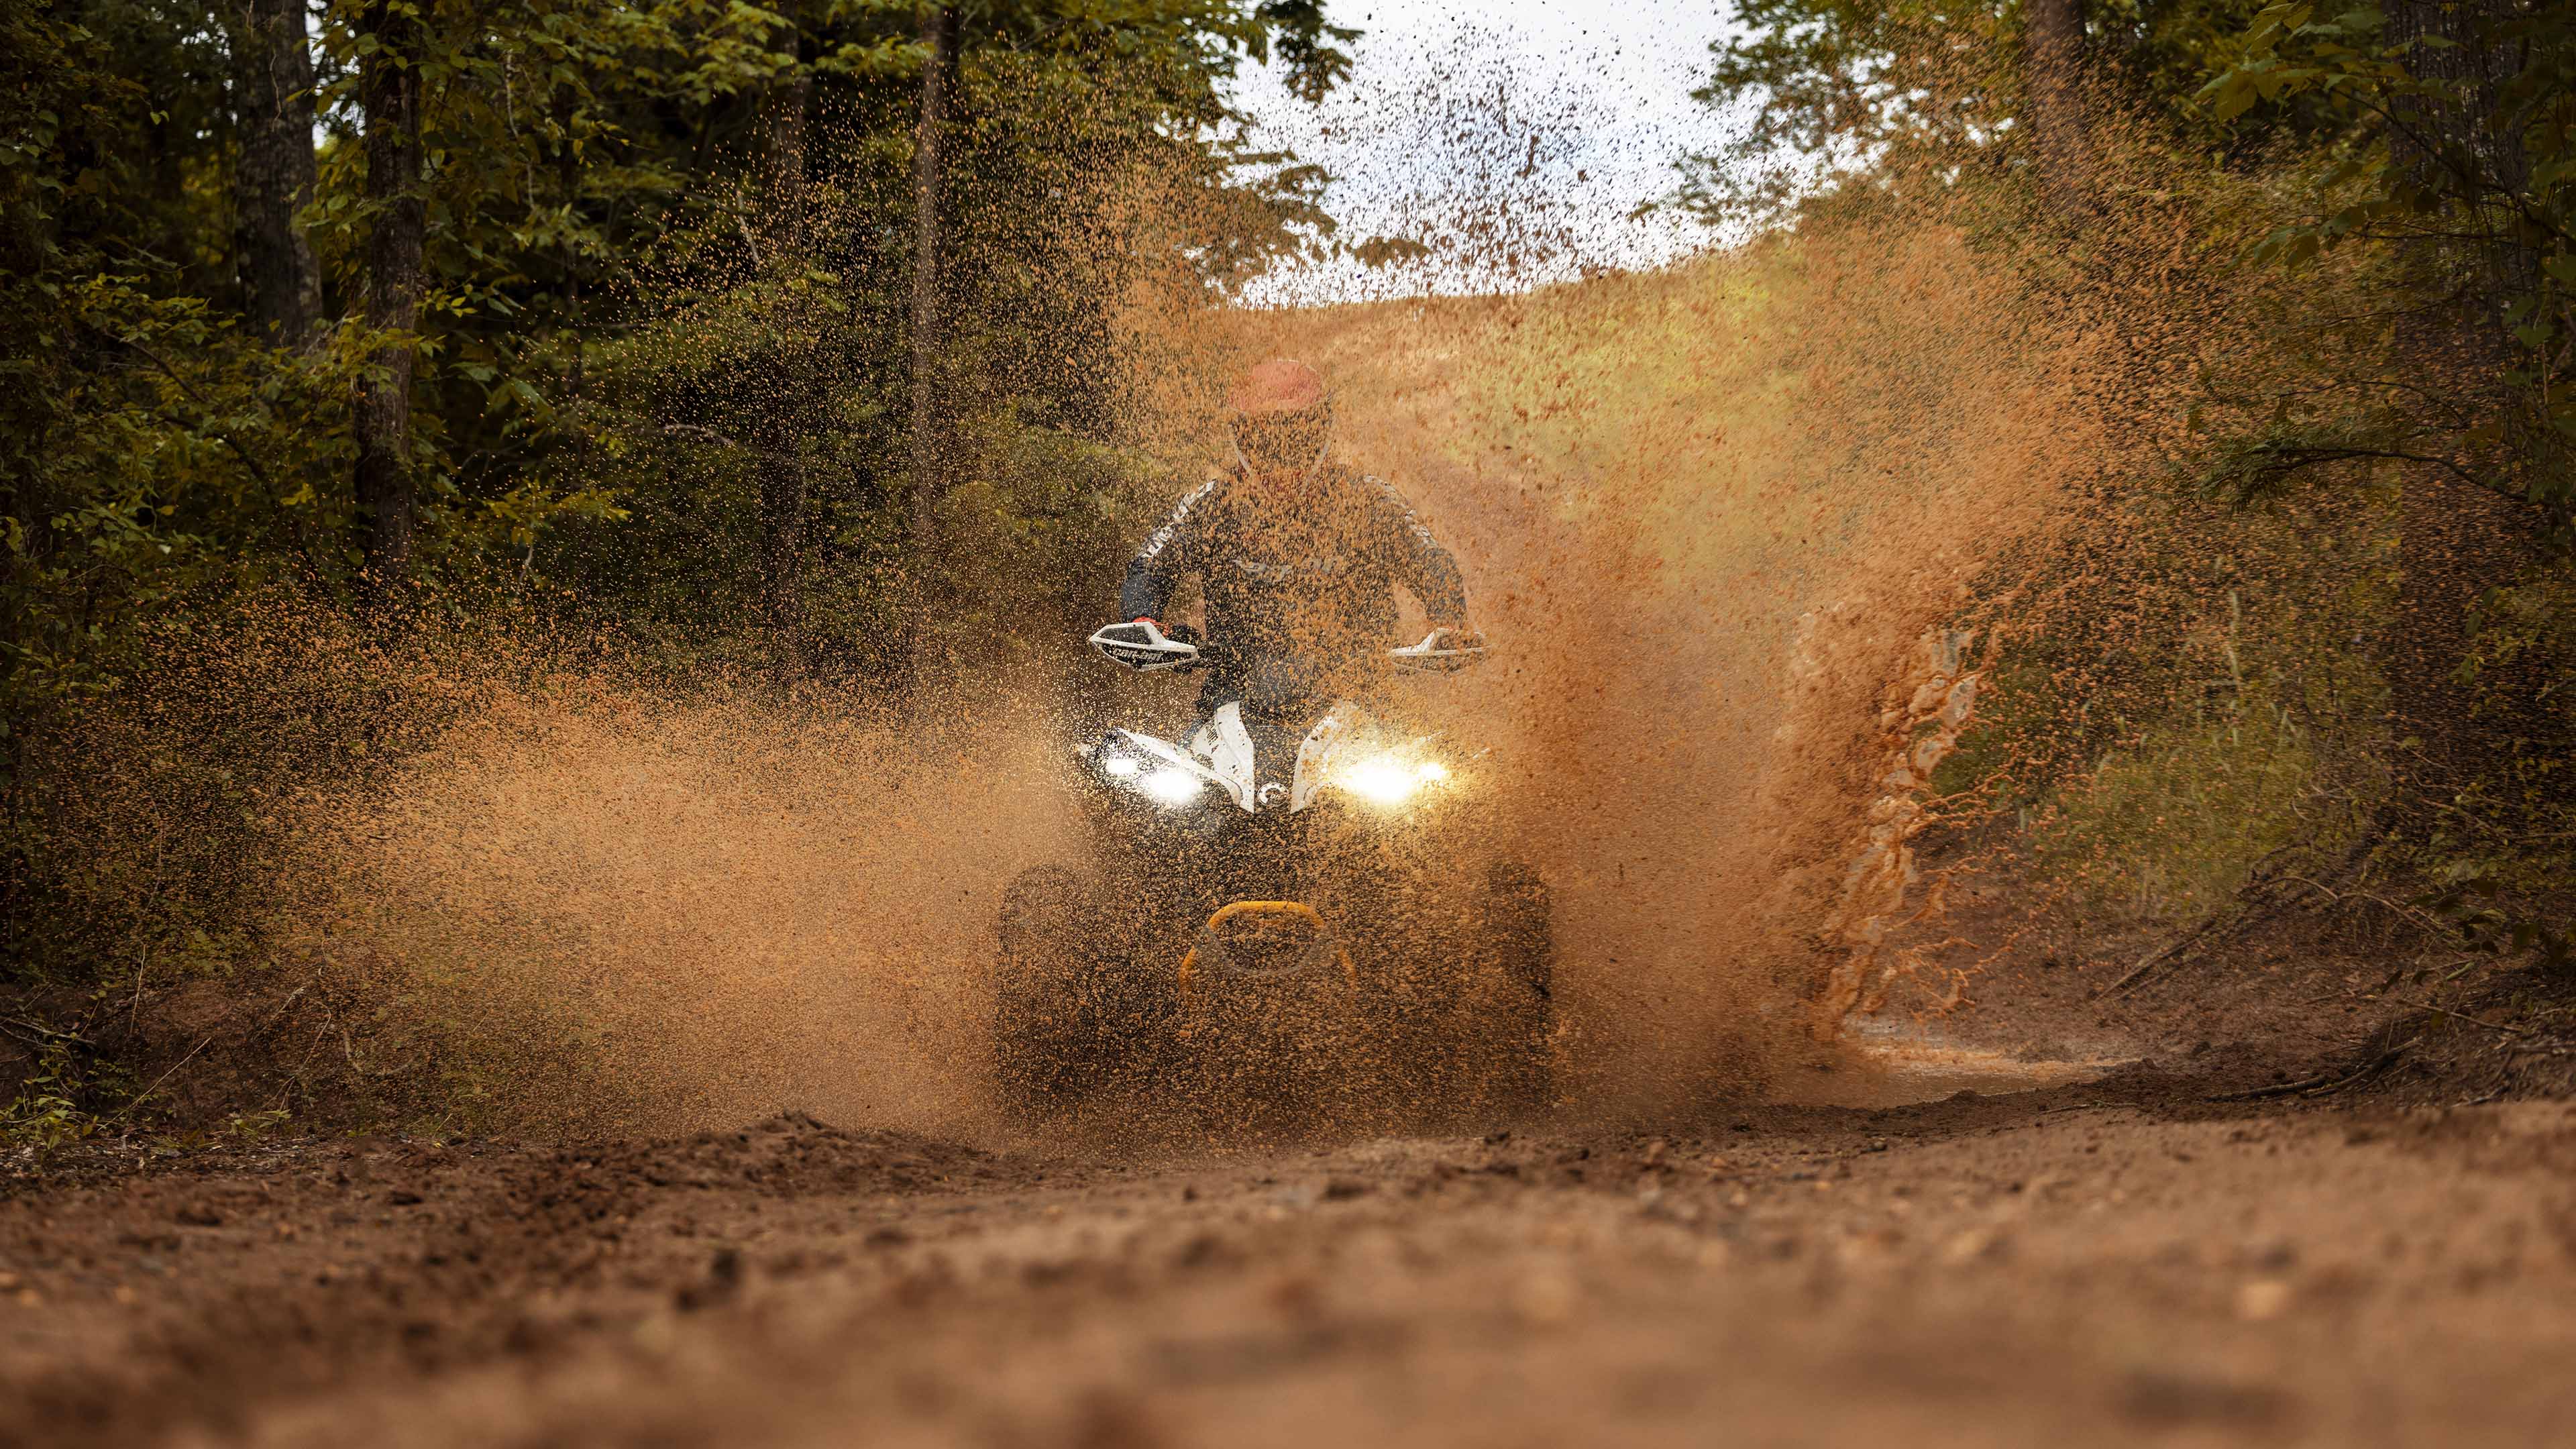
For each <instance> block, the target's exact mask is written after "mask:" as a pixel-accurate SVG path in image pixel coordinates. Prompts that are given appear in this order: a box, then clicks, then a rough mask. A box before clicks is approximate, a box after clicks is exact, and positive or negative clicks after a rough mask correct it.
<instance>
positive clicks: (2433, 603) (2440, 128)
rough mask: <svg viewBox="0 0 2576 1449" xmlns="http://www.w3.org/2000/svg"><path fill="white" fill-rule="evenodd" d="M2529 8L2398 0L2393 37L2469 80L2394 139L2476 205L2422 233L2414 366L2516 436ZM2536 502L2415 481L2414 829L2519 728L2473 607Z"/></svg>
mask: <svg viewBox="0 0 2576 1449" xmlns="http://www.w3.org/2000/svg"><path fill="white" fill-rule="evenodd" d="M2519 8H2520V7H2519V6H2518V5H2517V4H2516V0H2397V3H2396V4H2394V5H2392V6H2391V8H2390V10H2389V13H2388V39H2389V40H2390V41H2391V42H2393V43H2409V44H2408V48H2407V52H2406V54H2407V64H2408V66H2409V67H2410V68H2411V69H2412V70H2413V72H2414V73H2415V75H2416V76H2417V77H2418V78H2419V79H2422V80H2426V81H2432V82H2436V83H2439V84H2442V85H2445V86H2448V87H2451V88H2453V89H2452V91H2451V94H2450V96H2449V97H2448V98H2445V99H2435V98H2432V97H2422V96H2414V97H2404V98H2401V99H2400V101H2399V103H2398V105H2397V107H2396V114H2397V122H2398V124H2397V125H2395V126H2394V127H2392V131H2391V137H2390V144H2391V147H2392V149H2393V151H2394V153H2395V155H2396V157H2397V160H2398V163H2399V164H2400V165H2401V166H2403V167H2404V168H2405V169H2406V172H2407V176H2408V179H2409V180H2411V181H2413V182H2414V183H2415V184H2416V185H2418V186H2421V187H2423V188H2425V189H2426V190H2427V191H2429V192H2432V193H2435V194H2438V195H2444V196H2450V197H2454V198H2458V199H2459V200H2460V202H2461V204H2463V205H2464V206H2466V207H2467V208H2469V211H2470V215H2469V217H2468V218H2467V219H2466V221H2465V222H2464V223H2463V222H2460V221H2453V222H2449V223H2444V224H2437V225H2436V226H2435V227H2434V228H2432V230H2433V231H2434V232H2436V233H2451V234H2453V235H2438V234H2437V235H2427V236H2423V237H2419V238H2417V239H2415V240H2413V241H2410V242H2408V243H2407V244H2406V256H2405V261H2406V265H2407V269H2408V272H2409V274H2410V277H2409V280H2410V284H2411V286H2412V289H2413V290H2414V291H2415V292H2416V293H2417V294H2418V304H2417V306H2416V308H2415V310H2413V311H2412V312H2410V313H2408V314H2406V315H2404V316H2403V317H2401V318H2400V319H2399V322H2398V329H2397V338H2396V347H2397V360H2398V365H2399V366H2400V367H2401V368H2402V369H2403V370H2404V372H2405V374H2406V375H2407V376H2409V377H2410V378H2413V379H2415V380H2417V381H2418V382H2420V383H2421V384H2423V385H2424V386H2425V387H2426V388H2427V389H2429V390H2430V391H2431V392H2433V393H2436V394H2442V395H2447V396H2448V397H2451V398H2456V399H2459V400H2460V401H2462V402H2463V403H2465V404H2466V405H2467V407H2468V409H2469V410H2470V411H2471V412H2473V413H2476V414H2479V415H2482V416H2485V417H2490V418H2502V419H2503V420H2505V421H2506V424H2507V426H2506V429H2505V432H2506V436H2507V437H2508V439H2511V438H2512V435H2513V434H2514V433H2515V432H2516V431H2517V429H2516V428H2515V427H2514V426H2513V420H2514V419H2515V417H2516V415H2517V414H2518V413H2519V412H2521V411H2522V405H2521V400H2520V399H2519V398H2518V397H2517V396H2516V395H2515V393H2514V391H2513V389H2512V387H2511V386H2510V384H2508V383H2507V382H2506V381H2505V379H2504V372H2505V370H2506V369H2507V368H2508V367H2509V366H2510V363H2511V359H2512V355H2513V351H2512V350H2513V341H2512V338H2511V336H2510V335H2509V334H2508V333H2507V332H2506V331H2505V329H2504V323H2503V311H2504V305H2505V303H2506V302H2507V301H2508V300H2510V299H2511V298H2513V297H2516V296H2529V295H2531V294H2532V293H2534V292H2536V291H2537V290H2538V271H2537V257H2536V254H2534V253H2533V252H2532V251H2531V249H2530V248H2528V247H2525V246H2523V245H2522V244H2521V243H2520V242H2518V241H2517V240H2515V239H2514V237H2513V233H2512V229H2511V227H2510V225H2509V223H2508V222H2507V220H2506V218H2505V217H2504V216H2503V215H2502V214H2500V213H2499V211H2498V210H2497V207H2498V204H2499V203H2500V201H2501V199H2502V196H2503V194H2504V193H2505V192H2507V191H2510V190H2514V189H2519V188H2520V187H2522V186H2524V185H2525V184H2527V181H2528V177H2529V163H2528V160H2527V158H2525V157H2524V155H2523V154H2522V148H2521V146H2520V144H2519V141H2518V137H2516V136H2513V135H2507V134H2505V133H2503V132H2501V131H2500V130H2499V129H2498V128H2496V127H2494V126H2493V125H2491V124H2490V121H2491V119H2492V117H2493V116H2494V115H2495V112H2496V110H2497V107H2498V105H2499V102H2500V97H2501V93H2502V89H2503V85H2504V83H2505V81H2507V80H2508V79H2509V78H2510V77H2511V76H2512V75H2513V74H2514V73H2515V72H2516V71H2518V70H2519V69H2520V68H2521V65H2522V59H2523V58H2522V56H2521V55H2520V53H2519V48H2518V47H2506V46H2499V45H2496V44H2493V43H2492V42H2491V40H2490V36H2491V34H2492V31H2493V29H2494V27H2497V26H2500V25H2502V24H2504V23H2507V22H2508V21H2510V20H2511V19H2513V18H2514V17H2515V15H2516V12H2517V11H2518V10H2519ZM2428 41H2429V42H2432V43H2429V44H2428V43H2427V42H2428ZM2464 167H2465V170H2464V169H2463V168H2464ZM2460 236H2468V237H2471V238H2479V237H2483V238H2486V239H2485V240H2477V239H2471V240H2465V241H2464V240H2460V239H2459V237H2460ZM2436 426H2441V424H2440V423H2437V424H2436ZM2516 441H2517V442H2527V441H2528V439H2523V440H2516ZM2521 451H2522V449H2521V448H2520V447H2519V446H2516V443H2515V442H2509V443H2508V445H2507V446H2506V447H2505V448H2504V449H2503V450H2502V456H2498V457H2492V458H2484V459H2479V458H2471V459H2469V460H2467V461H2468V466H2469V467H2471V468H2472V469H2475V470H2479V471H2486V470H2489V469H2493V470H2495V471H2496V473H2497V475H2498V476H2497V477H2496V479H2495V481H2496V482H2498V483H2499V484H2501V483H2504V482H2505V481H2506V475H2507V474H2509V473H2511V472H2512V471H2513V470H2514V469H2516V468H2517V466H2518V465H2519V464H2518V459H2517V457H2516V456H2515V455H2516V454H2518V453H2520V452H2521ZM2528 512H2529V510H2527V509H2526V508H2525V507H2523V506H2522V505H2518V504H2516V503H2514V502H2512V501H2510V500H2508V499H2507V498H2505V497H2504V496H2502V494H2501V493H2500V492H2497V491H2492V490H2490V489H2488V488H2482V487H2479V486H2477V485H2476V484H2473V483H2470V482H2467V481H2465V480H2463V479H2461V478H2459V477H2458V476H2456V475H2454V474H2452V473H2451V472H2449V471H2448V470H2446V469H2440V468H2435V467H2430V466H2426V465H2421V464H2417V465H2411V466H2409V468H2408V470H2407V472H2406V473H2405V475H2404V476H2403V477H2402V478H2401V479H2400V481H2399V505H2398V532H2397V573H2398V596H2397V612H2396V617H2395V618H2394V619H2393V620H2392V621H2391V631H2390V632H2391V637H2390V639H2389V642H2388V646H2387V648H2386V649H2385V650H2384V651H2383V661H2384V668H2385V669H2386V672H2387V678H2388V686H2389V716H2390V719H2389V723H2390V727H2391V728H2390V734H2391V737H2392V738H2391V744H2392V749H2391V755H2390V761H2391V782H2390V786H2391V787H2390V810H2391V812H2392V823H2393V825H2394V827H2395V831H2396V835H2397V837H2398V838H2399V839H2400V841H2401V842H2404V843H2407V844H2410V845H2425V844H2432V843H2436V842H2437V841H2438V840H2439V838H2440V837H2442V836H2443V835H2444V834H2445V833H2446V831H2447V830H2448V829H2449V828H2451V825H2450V823H2451V821H2452V820H2453V819H2454V818H2455V817H2453V816H2452V815H2451V813H2450V807H2451V806H2452V804H2453V803H2454V802H2455V801H2456V800H2457V799H2458V798H2459V797H2460V795H2461V794H2462V793H2463V792H2464V791H2465V790H2467V789H2468V788H2470V786H2472V785H2473V784H2474V783H2475V781H2476V780H2477V778H2478V777H2479V776H2480V775H2481V774H2482V773H2484V772H2485V770H2486V768H2487V767H2489V766H2492V765H2495V764H2498V763H2501V762H2502V761H2503V758H2504V755H2503V752H2505V751H2508V750H2509V749H2510V741H2509V740H2508V739H2506V738H2504V734H2505V733H2507V731H2504V730H2502V729H2500V727H2499V724H2498V722H2497V720H2496V719H2495V718H2494V717H2493V715H2492V712H2490V713H2489V714H2488V715H2484V716H2482V715H2480V714H2479V713H2478V712H2476V711H2474V710H2473V709H2472V708H2471V704H2472V701H2471V700H2469V699H2467V698H2464V697H2463V690H2462V688H2461V686H2460V684H2459V683H2458V679H2457V676H2458V672H2459V668H2460V664H2461V662H2462V660H2464V659H2465V658H2466V657H2467V655H2468V650H2469V647H2470V643H2471V639H2470V633H2469V614H2470V611H2471V610H2472V609H2473V608H2475V607H2476V605H2477V603H2478V600H2479V598H2480V596H2481V595H2483V594H2484V593H2485V592H2486V591H2487V590H2488V589H2490V588H2493V587H2496V586H2498V585H2501V584H2506V583H2510V582H2511V581H2512V580H2513V578H2514V576H2515V575H2516V574H2517V573H2519V572H2520V571H2521V569H2522V567H2523V566H2524V565H2525V564H2526V563H2527V562H2528V561H2529V560H2530V559H2531V557H2532V546H2531V535H2532V532H2533V527H2532V525H2533V521H2534V520H2533V519H2532V518H2530V517H2526V516H2525V515H2526V514H2527V513H2528Z"/></svg>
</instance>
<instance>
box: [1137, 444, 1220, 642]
mask: <svg viewBox="0 0 2576 1449" xmlns="http://www.w3.org/2000/svg"><path fill="white" fill-rule="evenodd" d="M1223 481H1225V480H1223V479H1222V478H1211V479H1209V480H1208V481H1207V482H1205V483H1202V484H1200V485H1199V486H1198V487H1196V488H1194V489H1192V490H1190V492H1189V493H1188V494H1187V495H1185V496H1184V497H1183V498H1182V499H1181V501H1180V502H1179V504H1177V505H1176V506H1174V507H1173V509H1172V516H1171V517H1169V518H1167V519H1165V520H1163V526H1162V527H1160V528H1158V529H1155V530H1154V532H1153V534H1152V535H1151V536H1150V537H1148V538H1147V539H1146V540H1145V542H1144V545H1143V546H1142V547H1140V548H1138V549H1137V550H1136V556H1135V557H1134V558H1131V559H1129V560H1128V561H1127V580H1126V582H1125V583H1123V584H1121V585H1120V586H1119V589H1118V617H1120V618H1122V619H1160V618H1162V617H1163V606H1164V605H1166V604H1168V603H1170V602H1171V600H1172V590H1173V589H1174V588H1176V587H1178V586H1179V584H1180V581H1181V575H1183V574H1185V573H1188V572H1189V571H1190V570H1191V569H1194V568H1196V567H1198V564H1199V553H1200V529H1199V526H1198V525H1199V520H1198V519H1195V518H1193V517H1192V510H1194V509H1196V508H1197V507H1199V505H1200V504H1202V503H1203V502H1204V501H1205V500H1206V498H1207V496H1208V494H1210V493H1211V492H1213V491H1215V489H1216V486H1217V485H1218V484H1219V483H1221V482H1223Z"/></svg>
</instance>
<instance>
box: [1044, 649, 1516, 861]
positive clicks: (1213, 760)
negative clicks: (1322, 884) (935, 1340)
mask: <svg viewBox="0 0 2576 1449" xmlns="http://www.w3.org/2000/svg"><path fill="white" fill-rule="evenodd" d="M1131 627H1138V626H1124V625H1113V626H1111V628H1112V629H1126V628H1131ZM1109 633H1110V630H1109V629H1103V630H1101V631H1100V633H1099V634H1095V635H1093V636H1092V641H1091V642H1092V645H1093V647H1094V648H1096V649H1099V650H1100V652H1101V654H1102V655H1103V657H1105V658H1108V659H1110V660H1112V661H1113V662H1116V663H1120V664H1123V665H1125V666H1126V667H1128V668H1130V669H1136V670H1138V671H1140V672H1145V671H1151V670H1156V669H1166V668H1172V667H1174V666H1173V665H1171V664H1166V663H1163V662H1161V660H1162V659H1164V658H1170V657H1173V655H1170V654H1162V653H1161V652H1160V651H1163V650H1170V651H1179V650H1183V649H1190V646H1188V645H1186V644H1180V643H1177V642H1174V641H1170V640H1166V639H1165V638H1164V637H1163V636H1162V633H1161V631H1160V630H1157V629H1154V628H1153V626H1152V625H1150V624H1143V625H1141V633H1142V634H1143V635H1147V636H1150V642H1148V643H1145V644H1143V645H1141V646H1140V645H1138V644H1137V643H1135V642H1133V641H1132V640H1129V639H1118V640H1104V639H1103V638H1102V635H1106V634H1109ZM1144 650H1152V651H1156V653H1155V656H1154V657H1153V658H1152V660H1151V662H1138V660H1139V658H1141V657H1143V651H1144ZM1196 653H1197V651H1196V650H1194V649H1192V650H1190V654H1191V657H1192V658H1195V657H1196ZM1484 654H1485V650H1484V646H1483V645H1482V644H1481V643H1469V644H1466V645H1465V646H1464V647H1461V645H1460V643H1459V641H1458V639H1457V637H1455V635H1454V631H1451V630H1447V629H1434V630H1433V631H1431V633H1430V634H1429V635H1428V636H1427V637H1425V638H1424V639H1423V641H1422V642H1421V643H1419V644H1416V645H1413V646H1412V647H1410V648H1406V649H1390V650H1388V651H1387V657H1388V659H1389V660H1390V661H1391V662H1392V663H1393V664H1394V665H1395V666H1396V667H1398V668H1400V669H1410V670H1427V671H1437V672H1448V671H1451V670H1456V669H1462V668H1465V667H1466V666H1467V665H1470V664H1473V663H1475V662H1476V661H1477V660H1479V659H1482V658H1483V657H1484ZM1112 733H1113V737H1114V738H1115V739H1116V741H1117V742H1118V743H1119V744H1120V745H1122V746H1124V747H1126V748H1129V749H1133V750H1135V751H1136V752H1137V753H1139V754H1143V755H1146V756H1148V757H1150V758H1152V759H1155V760H1157V761H1160V762H1161V763H1163V764H1166V765H1170V766H1173V767H1175V768H1178V769H1182V770H1186V771H1188V772H1189V773H1190V774H1192V775H1193V776H1196V777H1197V778H1199V779H1203V780H1206V781H1208V782H1209V783H1210V784H1213V785H1215V786H1217V787H1218V788H1219V789H1222V790H1223V791H1225V793H1226V796H1227V798H1229V799H1231V800H1233V801H1234V803H1235V805H1236V807H1237V808H1239V809H1242V810H1244V811H1247V812H1257V811H1259V810H1261V809H1263V808H1264V807H1265V806H1274V805H1276V804H1277V803H1279V802H1278V801H1276V800H1275V799H1274V800H1270V801H1264V800H1262V799H1261V798H1259V795H1258V791H1259V788H1260V787H1259V785H1258V784H1257V783H1256V782H1257V780H1258V778H1259V777H1258V775H1257V773H1256V771H1255V769H1254V765H1255V763H1256V762H1255V761H1254V759H1253V746H1252V733H1251V731H1249V730H1247V729H1245V728H1244V724H1243V705H1242V703H1241V702H1240V701H1235V702H1230V703H1227V704H1223V705H1219V706H1218V707H1217V711H1216V713H1215V714H1214V715H1211V716H1210V717H1209V718H1208V719H1207V721H1206V722H1205V723H1203V724H1201V725H1200V726H1199V727H1198V728H1197V729H1195V730H1192V731H1191V732H1190V735H1189V738H1188V739H1187V740H1186V741H1185V742H1184V743H1182V744H1178V745H1176V744H1173V743H1171V742H1170V741H1168V740H1160V739H1156V738H1155V737H1153V736H1152V735H1144V734H1138V733H1136V732H1135V731H1133V730H1117V731H1113V732H1112ZM1431 743H1432V740H1431V736H1429V735H1415V736H1410V737H1400V736H1396V735H1394V734H1392V733H1391V732H1389V731H1388V730H1387V729H1386V728H1385V727H1384V725H1383V724H1382V723H1381V722H1380V721H1379V720H1378V719H1377V717H1376V716H1374V715H1372V714H1370V713H1369V712H1368V711H1367V710H1365V709H1362V708H1361V707H1360V706H1359V705H1358V704H1357V703H1356V702H1354V701H1351V700H1347V699H1341V700H1335V701H1334V702H1333V706H1332V708H1330V709H1328V710H1326V711H1324V713H1323V715H1322V717H1321V718H1319V719H1317V720H1316V721H1315V724H1314V727H1313V728H1312V729H1309V730H1308V731H1307V732H1306V735H1305V738H1304V739H1302V740H1300V741H1298V744H1297V765H1296V769H1295V771H1294V773H1293V774H1292V775H1291V777H1290V782H1289V786H1288V791H1287V800H1286V804H1287V807H1288V810H1289V812H1290V813H1291V814H1294V813H1296V812H1297V811H1300V810H1304V809H1306V808H1308V807H1309V806H1311V805H1313V804H1314V803H1315V799H1316V797H1317V796H1318V795H1319V794H1321V793H1322V792H1323V790H1324V789H1325V788H1326V787H1327V786H1329V785H1330V784H1331V783H1332V782H1333V777H1334V771H1335V770H1336V769H1337V768H1339V767H1340V766H1341V765H1343V764H1344V763H1346V762H1347V761H1349V760H1352V759H1359V758H1364V757H1367V756H1370V755H1376V754H1382V753H1387V752H1396V753H1401V754H1405V755H1421V754H1423V753H1425V752H1426V750H1427V748H1428V747H1429V746H1430V744H1431ZM1076 753H1077V754H1081V753H1087V751H1080V750H1078V751H1076ZM1271 788H1272V789H1273V790H1274V791H1275V790H1277V789H1278V787H1277V786H1276V785H1273V786H1272V787H1271Z"/></svg>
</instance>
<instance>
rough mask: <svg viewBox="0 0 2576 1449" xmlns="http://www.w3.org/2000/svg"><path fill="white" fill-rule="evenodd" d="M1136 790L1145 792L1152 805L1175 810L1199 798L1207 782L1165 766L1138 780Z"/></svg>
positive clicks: (1183, 771) (1188, 773) (1186, 772)
mask: <svg viewBox="0 0 2576 1449" xmlns="http://www.w3.org/2000/svg"><path fill="white" fill-rule="evenodd" d="M1136 788H1137V789H1139V790H1142V791H1143V792H1145V795H1146V798H1148V799H1150V800H1152V801H1153V802H1154V803H1156V804H1158V805H1164V806H1169V807H1170V808H1172V809H1174V810H1177V809H1179V808H1181V807H1182V806H1184V805H1187V804H1189V803H1190V802H1191V801H1193V800H1196V799H1197V798H1199V792H1200V791H1201V790H1204V789H1206V788H1207V782H1206V781H1204V780H1201V779H1200V778H1199V777H1198V776H1196V775H1193V774H1191V773H1190V772H1189V771H1187V770H1176V769H1173V768H1171V767H1170V766H1168V765H1166V766H1164V767H1163V768H1162V769H1159V770H1156V771H1154V772H1153V773H1152V774H1149V775H1146V776H1144V777H1143V778H1141V779H1139V780H1138V781H1137V782H1136Z"/></svg>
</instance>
